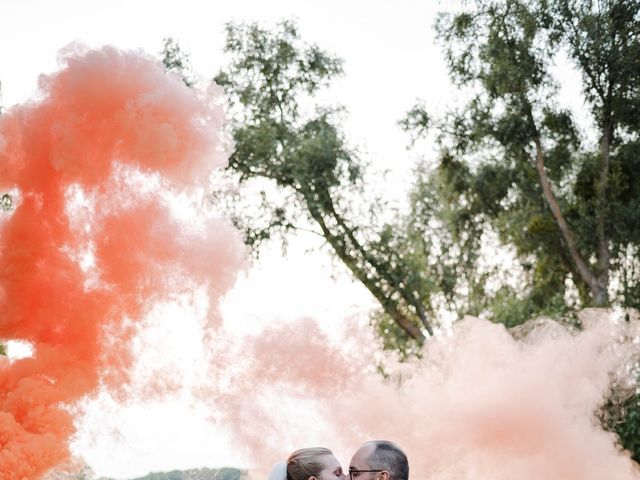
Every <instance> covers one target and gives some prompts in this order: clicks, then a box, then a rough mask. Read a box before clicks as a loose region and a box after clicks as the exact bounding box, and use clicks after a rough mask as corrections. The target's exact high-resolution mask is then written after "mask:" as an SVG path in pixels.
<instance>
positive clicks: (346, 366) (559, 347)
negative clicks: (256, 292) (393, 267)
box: [0, 45, 640, 480]
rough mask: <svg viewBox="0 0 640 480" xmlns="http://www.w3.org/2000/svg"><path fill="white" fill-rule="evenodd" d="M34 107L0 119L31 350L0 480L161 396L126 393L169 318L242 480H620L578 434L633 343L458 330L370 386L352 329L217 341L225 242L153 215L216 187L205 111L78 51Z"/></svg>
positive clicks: (61, 453)
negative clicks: (102, 407) (176, 311)
mask: <svg viewBox="0 0 640 480" xmlns="http://www.w3.org/2000/svg"><path fill="white" fill-rule="evenodd" d="M40 88H41V94H40V97H39V98H38V99H36V100H33V101H31V102H28V103H25V104H24V105H20V106H16V107H13V108H12V109H10V110H9V111H8V112H7V113H6V114H4V115H2V116H1V117H0V169H1V171H0V183H1V184H0V188H1V189H2V191H3V192H6V191H11V192H13V197H14V199H15V208H14V210H13V211H12V212H9V213H5V214H3V217H4V218H2V220H1V221H0V338H1V339H3V340H16V341H21V342H27V343H28V344H29V345H31V346H32V349H33V355H32V356H31V357H25V358H20V359H15V360H8V359H5V358H0V480H23V479H29V480H31V479H33V480H35V479H39V478H41V477H42V476H43V475H44V474H45V473H46V472H47V471H48V470H50V469H51V468H53V467H55V466H56V465H59V464H61V463H63V462H65V461H67V460H68V458H69V440H70V439H71V438H72V437H73V435H74V434H75V432H76V426H75V425H74V417H73V413H77V412H75V411H74V408H76V407H77V405H78V404H79V402H80V401H81V400H82V399H86V398H87V396H92V395H97V394H98V393H97V392H109V393H110V394H111V395H113V396H114V397H115V398H116V399H120V400H124V399H126V398H131V396H134V397H135V395H138V396H142V397H146V398H148V397H150V396H154V395H155V396H158V398H160V397H161V396H162V395H164V394H167V393H171V392H175V391H177V390H180V389H181V388H182V384H181V382H183V381H185V380H184V379H182V378H177V377H179V374H175V373H174V372H171V371H170V370H171V368H170V365H169V364H166V365H165V364H164V363H162V362H157V363H156V364H155V365H154V366H153V367H154V368H153V369H150V370H147V371H146V375H147V376H148V377H149V378H148V379H147V380H145V379H144V378H142V377H144V375H142V377H140V372H138V373H136V362H135V361H134V360H135V359H136V357H137V356H139V354H140V352H139V351H136V348H137V349H144V348H153V345H146V344H144V342H143V341H142V340H141V339H144V338H145V337H144V336H141V332H143V331H144V328H145V325H146V326H148V323H149V318H152V317H154V314H155V310H154V308H157V307H158V305H167V304H172V302H173V303H180V302H185V303H186V304H188V305H191V307H193V308H194V309H195V310H194V311H197V315H199V316H201V317H202V319H203V331H204V333H203V338H202V352H203V353H202V356H203V360H204V364H205V366H204V367H203V369H205V370H204V372H200V373H197V374H196V373H194V375H193V377H192V378H190V379H189V380H188V383H189V384H190V385H189V388H191V389H192V394H193V395H194V396H195V398H196V399H197V402H198V405H199V406H201V407H202V406H206V408H208V409H209V410H210V412H211V418H212V420H215V421H218V422H220V423H221V424H224V425H225V426H226V427H227V428H228V429H229V431H230V432H232V434H233V440H234V442H235V445H236V446H237V448H238V449H239V450H242V451H245V452H247V455H248V456H249V457H250V458H251V459H252V462H253V464H254V465H256V466H257V467H258V469H262V470H263V472H264V470H266V469H268V468H269V466H270V465H271V464H272V463H274V462H275V461H277V460H280V459H284V458H286V456H287V455H288V454H289V453H290V452H291V451H292V450H294V449H297V448H301V447H305V446H312V445H324V446H328V447H330V448H332V449H333V450H334V451H335V452H336V453H337V454H338V456H339V457H340V459H341V460H342V461H343V462H344V463H345V464H346V463H347V462H348V460H349V458H350V455H351V454H352V453H353V452H354V451H355V449H356V448H357V447H358V445H359V444H360V443H362V442H364V441H367V440H371V439H375V438H378V439H389V440H393V441H395V442H396V443H398V444H399V445H400V446H401V447H403V448H404V449H406V451H407V453H408V455H409V460H410V464H411V470H412V475H411V477H412V478H413V479H422V478H437V479H439V480H447V479H460V480H464V479H474V480H478V479H491V480H507V479H509V480H514V479H517V480H529V479H531V480H533V479H536V480H538V479H540V478H545V479H550V480H556V479H557V480H578V479H579V480H596V479H598V480H601V479H615V480H633V479H638V478H640V475H639V474H638V471H637V467H636V466H635V464H634V463H633V462H632V461H631V460H630V458H629V456H628V454H627V453H625V452H623V451H621V449H620V448H619V447H618V446H617V445H616V441H615V437H614V435H613V434H611V433H608V432H605V431H604V430H603V429H602V428H601V426H600V425H599V422H598V420H597V418H596V415H595V413H596V411H597V410H598V408H600V406H601V405H602V403H603V401H604V399H605V397H606V395H607V394H608V392H609V389H610V385H611V381H612V379H613V380H616V379H624V378H626V377H629V376H630V375H632V373H633V372H632V371H631V369H630V367H631V366H632V365H633V364H634V363H635V362H637V355H638V351H637V350H638V342H637V339H638V331H637V330H638V322H637V321H632V322H621V321H616V320H614V319H613V318H611V315H609V314H607V313H606V312H599V313H596V314H594V315H593V316H594V318H592V319H591V320H585V322H584V323H585V329H584V331H581V332H572V331H569V330H567V329H565V328H564V327H559V326H554V325H555V324H553V323H552V322H542V323H541V325H540V326H538V327H537V328H534V329H533V331H532V332H530V333H529V334H528V335H526V336H525V337H524V339H520V340H515V339H514V338H513V336H512V335H510V334H509V333H508V332H507V331H506V330H505V329H504V328H503V327H502V326H499V325H493V324H491V323H489V322H487V321H483V320H479V319H473V318H469V319H466V320H464V321H462V322H459V323H457V324H455V325H454V327H453V332H452V334H451V335H448V336H443V337H441V338H436V339H432V340H430V341H429V342H428V344H427V345H426V347H425V350H424V358H423V359H422V360H421V361H420V362H416V363H415V364H412V365H408V366H407V365H405V366H403V369H404V370H405V371H404V373H403V376H402V381H394V379H393V378H392V379H387V380H384V379H383V378H382V377H381V376H380V375H379V374H378V373H376V372H375V369H374V368H373V366H374V365H375V359H376V356H377V355H378V354H379V353H378V351H379V348H378V345H377V343H376V341H375V339H374V338H372V336H371V333H370V332H369V331H368V330H367V329H361V328H353V329H351V330H349V331H348V332H347V331H345V332H344V335H343V337H344V338H345V342H344V344H341V345H336V344H335V343H332V342H331V341H330V340H329V336H328V335H327V334H326V332H324V331H323V330H322V328H320V326H319V325H318V324H317V322H315V321H314V320H312V319H300V320H297V321H294V322H290V323H288V324H286V325H282V324H276V323H274V324H272V325H268V326H267V327H265V328H264V329H263V330H262V331H260V332H256V333H255V334H252V335H248V336H246V337H242V338H235V337H232V336H229V335H227V334H226V333H225V330H224V327H223V326H222V325H221V323H222V322H221V318H220V314H219V311H218V302H219V299H220V298H221V296H222V295H223V294H224V293H225V292H227V291H228V290H229V289H230V288H231V287H232V285H233V282H234V280H235V277H236V275H237V272H238V271H240V270H241V269H242V268H243V267H244V266H245V255H244V249H243V246H242V244H241V242H240V240H239V237H238V235H237V233H236V232H235V231H234V230H233V229H232V228H231V227H230V226H228V225H227V224H226V223H224V222H222V221H220V220H215V219H210V218H208V217H205V216H203V217H199V218H198V219H197V221H196V220H192V219H189V218H180V216H179V215H176V213H175V211H174V207H173V206H172V205H173V204H172V202H171V201H170V200H169V199H168V198H169V197H173V198H176V197H180V195H187V196H189V195H191V196H190V197H189V198H198V195H200V197H202V192H203V191H204V189H205V188H206V186H207V181H208V178H209V173H210V171H211V169H213V168H220V167H223V166H224V165H225V162H226V159H227V157H228V155H229V152H230V148H231V145H230V141H229V139H228V138H227V137H226V135H225V134H224V130H223V119H224V116H223V109H222V102H221V92H219V91H218V90H217V89H216V88H215V87H212V88H211V89H210V90H209V91H207V92H200V91H198V90H195V89H189V88H187V87H186V86H185V85H184V84H183V83H182V82H181V80H180V79H179V78H178V77H176V76H173V75H171V74H167V73H166V72H165V71H164V70H163V69H162V67H161V66H160V65H158V64H157V63H156V62H155V61H153V60H152V59H149V58H147V57H146V56H145V55H143V54H140V53H132V52H122V51H118V50H116V49H113V48H111V47H105V48H102V49H99V50H93V51H92V50H87V49H85V48H84V47H81V46H78V45H72V46H70V47H68V48H67V49H66V50H65V51H64V52H63V53H62V54H61V69H60V70H59V71H58V72H56V73H54V74H52V75H48V76H43V77H42V78H41V80H40ZM190 208H192V209H197V208H199V207H197V206H196V205H195V204H191V207H190ZM250 300H251V299H247V301H250ZM329 300H330V299H329ZM174 317H176V318H172V319H171V321H175V322H180V318H179V317H178V316H177V315H174ZM145 322H147V323H145ZM151 323H153V322H151ZM345 328H346V327H345ZM147 339H148V337H147ZM132 347H133V349H132ZM134 352H135V353H134ZM143 373H144V369H143ZM176 375H177V377H176ZM346 466H347V465H345V467H346ZM261 475H262V474H261V473H260V472H257V473H256V478H262V477H261Z"/></svg>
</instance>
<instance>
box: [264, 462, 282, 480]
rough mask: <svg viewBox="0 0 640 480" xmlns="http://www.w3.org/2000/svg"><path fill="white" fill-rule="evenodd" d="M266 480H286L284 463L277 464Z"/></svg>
mask: <svg viewBox="0 0 640 480" xmlns="http://www.w3.org/2000/svg"><path fill="white" fill-rule="evenodd" d="M267 480H287V464H286V463H285V462H278V463H276V464H275V465H274V466H273V467H271V471H270V472H269V476H268V477H267Z"/></svg>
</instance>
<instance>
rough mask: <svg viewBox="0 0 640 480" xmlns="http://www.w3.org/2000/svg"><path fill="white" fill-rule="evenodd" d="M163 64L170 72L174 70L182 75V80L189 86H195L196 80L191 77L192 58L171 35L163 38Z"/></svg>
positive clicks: (161, 54) (161, 53)
mask: <svg viewBox="0 0 640 480" xmlns="http://www.w3.org/2000/svg"><path fill="white" fill-rule="evenodd" d="M160 56H161V58H162V64H163V65H164V67H165V68H166V70H167V71H168V72H174V73H177V74H179V75H180V76H181V77H182V81H183V82H184V83H185V85H187V86H188V87H191V86H193V84H194V80H193V79H192V78H191V59H190V58H189V55H187V54H186V53H185V52H184V51H183V50H182V49H181V48H180V45H179V44H178V42H177V41H175V40H174V39H173V38H171V37H167V38H165V39H164V40H162V51H161V52H160Z"/></svg>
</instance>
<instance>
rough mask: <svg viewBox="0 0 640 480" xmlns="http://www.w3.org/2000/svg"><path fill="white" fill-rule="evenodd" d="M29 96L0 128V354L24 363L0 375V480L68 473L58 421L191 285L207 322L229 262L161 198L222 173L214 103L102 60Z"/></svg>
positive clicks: (234, 261)
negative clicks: (151, 311) (8, 202)
mask: <svg viewBox="0 0 640 480" xmlns="http://www.w3.org/2000/svg"><path fill="white" fill-rule="evenodd" d="M40 89H41V96H40V98H39V99H38V100H35V101H32V102H29V103H26V104H24V105H21V106H16V107H14V108H12V109H10V110H9V111H8V112H7V113H6V114H4V115H2V117H0V188H1V189H2V190H3V191H8V190H11V191H13V192H14V202H15V209H14V211H13V212H11V213H7V214H4V215H5V216H6V218H5V219H4V220H3V221H2V224H1V226H0V228H1V231H0V339H3V340H23V341H27V342H30V343H31V344H32V346H33V351H34V354H33V357H32V358H25V359H21V360H16V361H13V362H10V361H8V360H6V359H2V360H0V480H23V479H36V478H39V477H40V476H41V475H42V474H43V473H44V472H46V471H47V470H48V469H49V468H51V467H53V466H55V465H56V464H58V463H59V462H61V461H63V460H65V459H66V458H67V456H68V455H69V452H68V439H69V438H70V436H71V435H72V434H73V433H74V427H73V421H72V417H71V415H70V414H69V412H68V410H66V409H65V406H68V405H72V404H73V402H75V401H76V400H78V399H79V398H81V397H82V396H84V395H86V394H87V393H89V392H92V391H93V390H94V389H96V387H98V386H99V385H100V384H103V385H106V386H107V387H108V386H118V385H119V384H120V383H121V382H122V381H123V380H125V379H126V372H127V366H128V365H129V363H130V359H129V355H128V353H127V342H128V339H129V338H130V336H131V334H132V333H133V332H134V331H135V329H134V328H131V325H133V324H134V323H135V321H136V320H137V319H140V318H141V317H142V316H143V315H144V314H145V312H146V310H147V309H148V308H149V306H150V305H151V304H152V302H153V301H154V300H160V299H162V298H164V297H166V296H167V295H168V294H169V293H170V292H173V293H175V292H178V293H180V292H182V291H188V289H189V288H190V287H191V286H193V284H194V283H199V284H203V283H205V284H207V285H208V286H209V292H210V293H211V294H212V296H213V298H211V309H212V310H215V301H216V300H217V299H216V296H219V295H220V294H221V293H222V292H224V291H226V290H227V289H228V288H229V287H230V285H231V284H232V283H233V280H234V277H235V274H236V272H237V271H238V269H239V267H240V265H241V264H242V261H243V260H242V258H243V251H242V248H241V247H240V245H241V244H240V242H239V241H238V238H237V237H236V235H235V233H234V232H233V231H232V230H231V229H230V227H228V226H226V225H224V224H222V223H220V222H216V221H210V222H208V224H207V225H204V226H202V225H201V226H199V227H198V228H195V227H194V228H188V226H185V225H182V224H181V223H180V222H179V221H178V220H176V219H175V218H173V217H172V216H171V214H170V212H169V208H168V205H167V204H166V202H163V201H162V196H161V195H160V192H161V191H163V190H172V189H173V190H180V191H182V190H185V189H188V188H191V187H194V186H197V185H201V184H203V183H204V182H206V181H207V179H208V174H209V172H210V170H211V169H212V168H214V167H221V166H223V165H224V163H225V162H226V159H227V156H228V153H229V141H228V140H227V138H226V137H225V136H224V134H223V133H222V121H223V113H222V108H221V106H220V102H219V95H218V93H217V92H215V91H212V92H208V94H207V95H204V94H201V93H198V92H196V91H195V90H192V89H189V88H187V87H186V86H185V85H184V84H183V83H182V82H181V81H180V79H179V78H177V77H174V76H171V75H168V74H167V73H165V71H164V70H163V68H162V67H161V66H160V65H158V64H157V63H156V62H155V61H153V60H151V59H149V58H147V57H145V56H143V55H141V54H134V53H127V52H121V51H118V50H115V49H113V48H109V47H106V48H102V49H100V50H97V51H86V50H83V49H82V48H81V47H72V48H70V49H68V50H67V52H66V53H65V54H64V55H63V57H62V68H61V70H60V71H59V72H57V73H55V74H53V75H50V76H43V77H42V78H41V79H40ZM211 316H212V318H215V311H212V312H211ZM114 334H117V336H116V337H114Z"/></svg>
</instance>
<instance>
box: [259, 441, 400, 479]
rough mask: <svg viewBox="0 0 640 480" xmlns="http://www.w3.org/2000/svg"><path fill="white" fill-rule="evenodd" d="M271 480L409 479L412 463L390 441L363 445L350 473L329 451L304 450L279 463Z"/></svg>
mask: <svg viewBox="0 0 640 480" xmlns="http://www.w3.org/2000/svg"><path fill="white" fill-rule="evenodd" d="M268 480H409V463H408V461H407V456H406V455H405V454H404V452H403V451H402V450H401V449H400V448H399V447H398V446H397V445H396V444H395V443H393V442H389V441H386V440H374V441H371V442H366V443H365V444H363V445H362V446H361V447H360V448H359V449H358V450H356V453H354V454H353V457H352V458H351V462H350V463H349V470H348V471H346V472H345V471H344V470H343V469H342V466H341V465H340V462H338V460H337V459H336V457H335V456H334V455H333V452H331V450H329V449H328V448H322V447H315V448H303V449H300V450H296V451H295V452H293V453H292V454H291V455H290V456H289V458H288V459H287V461H286V462H278V463H276V464H275V465H274V466H273V467H272V468H271V472H270V473H269V477H268Z"/></svg>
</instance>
